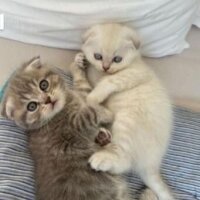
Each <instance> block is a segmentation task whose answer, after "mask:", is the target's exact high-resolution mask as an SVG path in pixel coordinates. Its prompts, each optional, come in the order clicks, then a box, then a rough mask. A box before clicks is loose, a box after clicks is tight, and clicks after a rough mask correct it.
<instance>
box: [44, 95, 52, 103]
mask: <svg viewBox="0 0 200 200" xmlns="http://www.w3.org/2000/svg"><path fill="white" fill-rule="evenodd" d="M49 103H51V98H50V96H48V97H47V99H46V101H45V104H49Z"/></svg>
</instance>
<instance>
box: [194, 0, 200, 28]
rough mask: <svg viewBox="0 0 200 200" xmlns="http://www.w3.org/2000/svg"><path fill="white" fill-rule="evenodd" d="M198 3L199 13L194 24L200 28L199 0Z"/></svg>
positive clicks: (198, 10) (199, 9) (199, 12)
mask: <svg viewBox="0 0 200 200" xmlns="http://www.w3.org/2000/svg"><path fill="white" fill-rule="evenodd" d="M198 3H199V5H198V8H197V12H196V15H195V19H194V22H193V24H194V25H196V26H197V27H199V28H200V0H198Z"/></svg>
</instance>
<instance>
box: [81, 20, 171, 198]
mask: <svg viewBox="0 0 200 200" xmlns="http://www.w3.org/2000/svg"><path fill="white" fill-rule="evenodd" d="M139 45H140V41H139V39H138V37H137V35H136V33H135V32H134V31H133V30H132V29H130V28H128V27H125V26H121V25H118V24H105V25H96V26H94V27H92V28H91V29H89V30H88V31H87V32H86V33H85V35H84V44H83V47H82V50H83V52H84V54H85V56H86V58H87V60H88V61H89V62H90V63H91V64H90V66H89V67H88V78H89V80H90V82H91V83H92V85H93V86H94V90H93V91H92V92H91V93H90V94H89V96H88V98H87V100H88V102H90V103H93V104H101V103H103V104H104V105H105V106H106V107H108V108H109V109H110V110H111V111H112V112H113V113H114V116H115V120H114V123H113V126H112V133H113V142H112V143H111V144H109V145H107V146H106V147H105V149H104V150H101V151H99V152H97V153H95V154H94V155H93V156H92V157H91V158H90V160H89V162H90V164H91V167H92V168H93V169H95V170H101V171H110V172H111V173H122V172H126V171H128V170H134V171H135V172H136V173H137V174H138V175H139V176H140V177H141V178H142V180H143V181H144V182H145V184H146V185H147V186H148V187H149V188H151V189H152V191H154V192H155V194H156V196H157V197H158V198H159V200H173V197H172V195H171V194H170V191H169V189H168V187H167V185H166V184H165V183H164V182H163V180H162V178H161V176H160V165H161V161H162V158H163V156H164V155H165V152H166V149H167V147H168V143H169V139H170V135H171V134H170V132H171V124H172V110H171V104H170V101H169V99H168V96H167V95H166V92H165V89H164V88H163V87H162V86H161V84H160V82H159V80H158V79H157V77H156V76H155V74H154V73H153V71H152V70H151V69H150V68H149V67H148V66H147V65H146V64H145V63H144V62H143V61H142V59H141V56H140V54H139V52H138V47H139ZM146 194H147V195H146V196H147V198H146V199H157V198H156V197H155V196H154V197H150V196H152V195H150V193H149V192H146ZM142 198H143V199H145V196H144V195H143V197H142Z"/></svg>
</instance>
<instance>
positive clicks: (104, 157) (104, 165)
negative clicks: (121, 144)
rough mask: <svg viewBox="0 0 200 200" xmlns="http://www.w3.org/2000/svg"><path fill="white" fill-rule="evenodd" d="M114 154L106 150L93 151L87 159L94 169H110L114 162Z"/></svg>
mask: <svg viewBox="0 0 200 200" xmlns="http://www.w3.org/2000/svg"><path fill="white" fill-rule="evenodd" d="M114 156H115V155H113V154H111V153H107V152H97V153H94V154H93V155H92V156H91V157H90V159H89V163H90V166H91V168H92V169H94V170H96V171H103V172H107V171H112V167H113V163H115V159H114Z"/></svg>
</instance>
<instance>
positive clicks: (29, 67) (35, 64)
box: [25, 56, 42, 71]
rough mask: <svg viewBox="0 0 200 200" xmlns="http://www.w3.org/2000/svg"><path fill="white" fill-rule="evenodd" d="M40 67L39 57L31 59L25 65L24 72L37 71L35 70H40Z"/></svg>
mask: <svg viewBox="0 0 200 200" xmlns="http://www.w3.org/2000/svg"><path fill="white" fill-rule="evenodd" d="M41 66H42V64H41V61H40V56H37V57H34V58H32V59H31V60H30V61H29V62H28V63H27V64H26V67H25V70H27V71H30V70H33V69H37V68H38V69H39V68H41Z"/></svg>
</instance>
